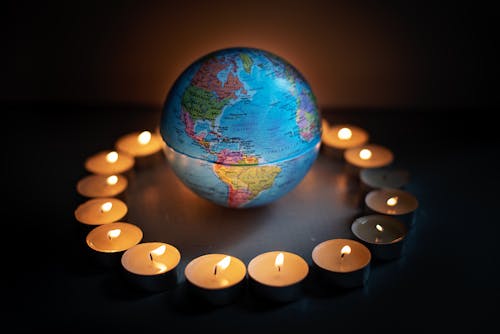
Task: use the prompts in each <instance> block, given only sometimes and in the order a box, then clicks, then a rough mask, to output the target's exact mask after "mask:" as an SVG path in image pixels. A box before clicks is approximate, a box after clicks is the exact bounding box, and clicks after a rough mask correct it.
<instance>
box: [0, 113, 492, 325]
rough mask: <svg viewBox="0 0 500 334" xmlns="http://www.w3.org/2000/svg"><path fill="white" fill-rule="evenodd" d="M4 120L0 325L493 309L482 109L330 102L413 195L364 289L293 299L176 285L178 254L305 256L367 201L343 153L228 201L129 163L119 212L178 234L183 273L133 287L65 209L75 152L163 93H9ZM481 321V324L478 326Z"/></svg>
mask: <svg viewBox="0 0 500 334" xmlns="http://www.w3.org/2000/svg"><path fill="white" fill-rule="evenodd" d="M5 107H6V108H5V110H6V111H8V112H9V114H10V115H11V116H12V120H10V121H4V122H3V127H4V134H6V139H5V140H4V145H5V146H4V147H7V152H5V153H4V163H3V164H2V166H3V167H2V168H3V169H4V173H3V175H4V179H3V180H2V184H3V185H4V186H3V187H2V188H3V189H6V193H4V198H7V199H6V200H4V202H3V203H4V204H3V205H2V207H1V208H2V216H3V217H4V219H3V227H4V228H6V229H7V230H6V231H5V232H4V233H3V237H4V245H5V246H4V248H5V249H4V251H3V257H2V260H3V261H4V270H3V272H4V273H3V274H2V275H3V279H2V281H3V282H4V283H3V285H4V291H5V293H6V297H7V299H5V298H4V306H5V307H6V309H7V311H6V312H4V313H3V314H2V318H3V324H4V326H6V328H8V326H11V328H14V329H15V332H18V331H19V332H24V331H30V332H31V331H38V330H41V329H52V330H56V329H65V330H70V331H72V332H75V331H78V332H80V331H82V332H83V331H85V332H87V333H88V332H95V331H97V332H103V331H110V332H111V331H112V332H116V333H123V332H136V331H140V332H146V331H149V332H153V331H162V332H167V331H172V330H175V331H179V330H182V331H188V330H197V331H199V332H202V331H203V332H227V331H235V332H246V331H249V332H250V331H252V332H253V331H262V332H271V333H277V332H283V331H288V330H300V331H306V330H313V331H319V330H320V329H321V328H325V329H327V330H328V331H331V332H335V331H338V330H342V331H364V332H368V331H375V332H391V331H400V330H405V329H422V330H429V329H433V328H435V329H443V330H450V329H452V328H453V329H458V328H470V329H474V328H479V327H483V326H486V325H489V324H492V323H494V316H495V313H496V311H497V309H498V297H499V288H498V274H499V264H500V261H499V256H498V248H497V247H498V236H499V235H500V228H499V226H500V223H499V222H498V221H497V219H496V217H497V216H496V214H495V211H496V209H498V202H497V199H496V194H497V190H498V181H497V176H496V174H497V173H498V168H497V167H496V166H497V165H496V163H495V161H496V159H495V155H496V154H498V147H497V146H496V145H497V143H496V141H495V140H494V139H495V138H494V137H495V133H494V131H493V130H494V126H493V125H492V123H491V122H488V118H487V114H488V113H487V111H478V110H441V111H436V110H425V111H418V110H403V111H401V110H399V111H395V110H374V109H355V110H350V109H338V110H336V109H332V110H324V111H323V115H324V117H326V118H327V119H329V120H330V121H332V122H336V123H343V122H347V123H351V124H355V125H358V126H360V127H363V128H365V129H366V130H367V131H368V132H369V133H370V138H371V140H370V141H371V142H372V143H377V144H381V145H384V146H387V147H388V148H390V149H391V150H392V151H393V152H394V154H395V157H396V159H395V162H394V165H395V166H396V167H401V168H404V169H407V170H408V171H409V172H410V176H411V178H410V183H409V184H408V185H407V187H406V190H408V191H409V192H411V193H412V194H414V195H415V196H416V197H417V199H418V201H419V208H418V210H417V211H416V213H415V215H416V216H415V224H414V225H413V227H412V229H411V230H410V233H409V235H408V238H407V240H406V244H405V248H404V253H403V256H402V257H401V258H400V259H398V260H395V261H390V262H386V263H381V262H376V261H375V262H372V266H371V273H370V278H369V280H368V282H367V285H366V286H365V287H364V288H359V289H353V290H330V291H327V290H323V289H321V288H318V285H317V284H316V283H315V281H314V276H313V275H312V276H311V275H310V276H311V277H308V278H307V279H306V282H305V290H304V295H303V296H302V298H300V299H298V300H296V301H294V302H291V303H288V304H281V305H275V304H270V303H268V302H265V301H263V300H260V299H258V298H256V297H255V296H254V295H253V294H252V293H251V292H250V291H248V290H245V291H244V293H243V295H242V296H241V297H240V298H239V299H238V300H236V301H235V303H233V304H230V305H226V306H222V307H208V306H207V305H204V304H200V303H198V302H196V300H193V299H192V298H191V297H189V296H188V294H187V293H186V283H185V278H184V276H183V270H184V267H185V265H186V264H187V263H188V262H189V261H190V260H191V259H193V258H195V257H197V256H199V255H201V254H204V253H215V252H222V253H227V254H231V255H233V256H237V257H239V258H240V259H241V260H243V262H245V264H248V262H249V261H250V260H251V259H252V258H253V257H254V256H256V255H258V254H260V253H262V252H265V251H270V250H278V249H281V250H287V251H291V252H295V253H297V254H299V255H301V256H302V257H303V258H304V259H305V260H306V261H307V262H308V263H309V264H312V259H311V251H312V249H313V248H314V246H315V245H316V244H318V243H320V242H322V241H324V240H327V239H331V238H338V237H347V238H354V237H353V235H352V233H351V232H350V224H351V222H352V220H353V219H354V217H357V216H360V215H362V214H363V211H362V206H360V205H359V204H360V201H362V199H361V198H360V195H359V194H360V192H359V184H358V183H357V181H356V179H355V178H354V179H353V178H350V177H348V175H347V174H346V172H345V165H344V162H342V161H339V160H335V159H333V158H332V157H330V156H327V155H325V154H324V152H321V153H320V155H319V157H318V159H317V161H316V162H315V163H314V165H313V167H312V168H311V170H310V172H309V173H308V174H307V175H306V177H305V178H304V180H303V181H302V182H301V183H300V184H299V185H298V186H297V188H295V189H294V190H293V191H292V192H290V193H289V194H287V195H286V196H284V197H283V198H281V199H279V200H278V201H276V202H274V203H272V204H270V205H268V206H265V207H261V208H256V209H245V210H235V209H227V208H222V207H219V206H216V205H214V204H212V203H210V202H208V201H206V200H203V199H200V198H198V197H197V196H196V195H194V194H193V193H192V192H191V191H189V190H188V189H187V188H186V187H184V186H183V185H182V184H181V183H180V181H179V180H178V179H177V178H176V177H175V175H174V174H173V172H172V170H171V169H170V167H169V166H168V164H167V163H164V164H157V165H155V166H152V167H151V168H149V169H146V170H141V171H137V172H136V174H135V178H134V179H133V180H132V181H131V184H130V186H129V189H128V191H127V203H128V205H129V215H128V217H127V221H129V222H131V223H134V224H136V225H138V226H140V227H141V228H142V229H143V232H144V239H143V241H163V242H168V243H170V244H173V245H175V246H176V247H177V248H179V250H180V252H181V255H182V259H181V263H180V265H179V274H180V275H179V282H178V285H177V286H176V288H174V289H172V290H169V291H165V292H161V293H154V294H150V293H142V292H139V291H137V290H134V289H132V288H131V287H130V286H129V285H128V284H127V283H126V282H125V281H124V280H123V278H122V276H121V275H120V274H119V270H113V269H103V268H99V267H97V266H95V263H94V262H93V261H92V260H91V258H90V257H89V254H88V252H87V249H86V247H87V246H86V245H85V242H84V238H83V237H82V236H81V235H80V234H78V233H77V231H78V228H77V227H78V223H77V222H76V221H75V218H74V216H73V212H74V210H75V208H76V207H77V206H78V204H80V203H82V202H83V199H82V198H80V197H79V196H78V195H77V193H76V190H75V186H76V183H77V181H78V180H79V179H80V178H82V177H83V176H85V175H87V173H86V172H85V170H84V168H83V163H84V161H85V159H86V158H87V157H88V156H90V155H92V154H94V153H96V152H98V151H100V150H104V149H111V148H112V147H113V145H114V142H115V141H116V139H117V138H118V137H120V136H121V135H123V134H126V133H129V132H132V131H139V130H142V129H154V128H155V127H156V126H157V125H158V120H159V115H160V108H146V107H140V106H137V107H130V106H129V107H116V106H115V107H103V106H101V107H85V106H73V105H69V104H68V105H62V104H58V105H52V104H29V105H28V104H22V105H16V104H9V105H6V106H5ZM478 326H479V327H478Z"/></svg>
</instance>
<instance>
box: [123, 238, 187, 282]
mask: <svg viewBox="0 0 500 334" xmlns="http://www.w3.org/2000/svg"><path fill="white" fill-rule="evenodd" d="M180 259H181V254H180V253H179V251H178V250H177V248H175V247H174V246H172V245H169V244H166V243H162V242H146V243H140V244H137V245H135V246H133V247H131V248H129V249H127V250H126V251H125V253H123V255H122V258H121V263H122V266H123V268H125V270H126V274H127V277H128V278H129V280H130V282H131V283H132V284H134V286H136V287H139V288H141V289H143V290H147V291H162V290H166V289H168V288H170V287H173V286H175V284H176V283H177V266H178V264H179V261H180Z"/></svg>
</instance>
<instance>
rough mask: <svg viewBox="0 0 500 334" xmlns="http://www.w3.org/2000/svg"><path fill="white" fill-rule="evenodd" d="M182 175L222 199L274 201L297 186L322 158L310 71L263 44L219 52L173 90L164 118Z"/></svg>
mask: <svg viewBox="0 0 500 334" xmlns="http://www.w3.org/2000/svg"><path fill="white" fill-rule="evenodd" d="M160 132H161V135H162V137H163V140H164V141H165V143H166V148H165V154H166V157H167V160H168V162H169V164H170V166H171V168H172V169H173V171H174V173H175V174H176V175H177V177H178V178H179V179H180V180H181V181H182V182H183V183H184V184H185V185H186V186H187V187H188V188H189V189H191V190H192V191H193V192H195V193H196V194H198V195H199V196H201V197H203V198H205V199H207V200H210V201H212V202H214V203H216V204H219V205H222V206H226V207H232V208H246V207H255V206H260V205H265V204H268V203H270V202H272V201H275V200H277V199H278V198H280V197H282V196H283V195H285V194H287V193H288V192H290V191H291V190H292V189H294V188H295V187H296V186H297V185H298V184H299V183H300V181H301V180H302V179H303V178H304V176H305V175H306V173H307V172H308V171H309V169H310V167H311V165H312V164H313V162H314V161H315V160H316V157H317V156H318V151H319V147H320V144H321V117H320V112H319V109H318V106H317V104H316V98H315V96H314V94H313V92H312V90H311V87H310V86H309V84H308V83H307V82H306V80H305V79H304V77H303V76H302V75H301V74H300V73H299V72H298V71H297V69H295V68H294V67H293V66H292V65H291V64H289V63H288V62H286V61H285V60H283V59H282V58H280V57H278V56H276V55H274V54H272V53H270V52H267V51H264V50H260V49H255V48H228V49H222V50H218V51H215V52H212V53H210V54H208V55H206V56H204V57H202V58H200V59H198V60H197V61H195V62H194V63H192V64H191V65H190V66H189V67H188V68H187V69H185V70H184V71H183V72H182V73H181V75H180V76H179V77H178V78H177V80H176V82H175V83H174V84H173V86H172V87H171V88H170V91H169V93H168V96H167V98H166V101H165V104H164V107H163V110H162V114H161V121H160Z"/></svg>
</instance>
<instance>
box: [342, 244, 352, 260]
mask: <svg viewBox="0 0 500 334" xmlns="http://www.w3.org/2000/svg"><path fill="white" fill-rule="evenodd" d="M349 254H351V247H350V246H349V245H345V246H344V247H342V249H341V250H340V257H344V256H345V255H349Z"/></svg>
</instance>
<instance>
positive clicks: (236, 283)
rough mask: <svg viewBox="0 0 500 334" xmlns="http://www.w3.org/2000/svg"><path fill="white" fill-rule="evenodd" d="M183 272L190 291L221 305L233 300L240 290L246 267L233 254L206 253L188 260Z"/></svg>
mask: <svg viewBox="0 0 500 334" xmlns="http://www.w3.org/2000/svg"><path fill="white" fill-rule="evenodd" d="M184 274H185V276H186V280H187V282H188V283H189V284H190V285H189V287H190V288H191V290H190V291H192V292H193V293H194V294H196V295H197V296H198V297H200V298H201V299H202V300H204V301H206V302H208V303H211V304H214V305H222V304H227V303H230V302H231V301H233V300H234V299H235V298H236V297H237V296H238V295H239V293H240V292H241V285H242V284H241V283H242V282H243V279H244V278H245V276H246V268H245V264H244V263H243V262H242V261H241V260H240V259H238V258H236V257H234V256H230V255H225V254H206V255H202V256H200V257H197V258H195V259H194V260H192V261H191V262H189V263H188V265H187V266H186V268H185V270H184Z"/></svg>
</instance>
